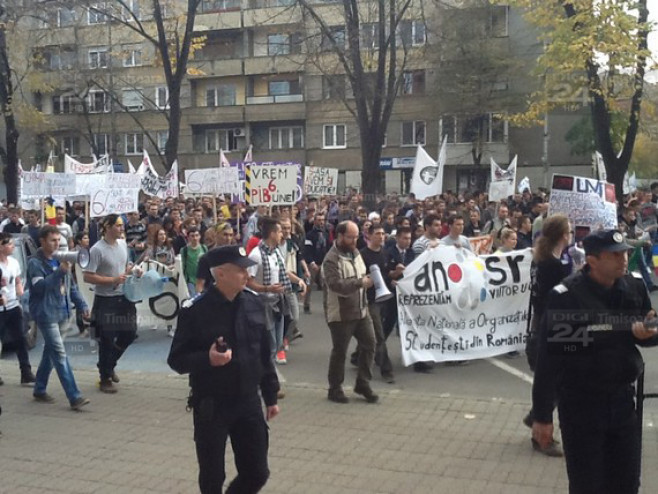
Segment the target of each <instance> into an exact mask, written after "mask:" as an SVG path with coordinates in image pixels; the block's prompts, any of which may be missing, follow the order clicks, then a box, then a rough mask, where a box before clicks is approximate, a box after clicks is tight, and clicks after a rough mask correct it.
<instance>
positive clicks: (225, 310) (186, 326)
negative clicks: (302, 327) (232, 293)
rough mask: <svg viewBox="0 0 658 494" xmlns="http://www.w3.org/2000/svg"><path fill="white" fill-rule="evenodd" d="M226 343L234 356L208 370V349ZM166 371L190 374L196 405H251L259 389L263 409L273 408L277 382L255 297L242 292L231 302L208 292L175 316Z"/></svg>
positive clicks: (262, 315)
mask: <svg viewBox="0 0 658 494" xmlns="http://www.w3.org/2000/svg"><path fill="white" fill-rule="evenodd" d="M220 336H223V337H224V341H225V342H227V344H228V346H229V348H231V350H232V351H233V358H232V360H231V361H230V362H229V363H228V364H226V365H224V366H221V367H213V366H211V365H210V359H209V356H208V352H209V351H210V345H211V344H212V343H213V342H214V341H215V340H216V339H217V338H218V337H220ZM167 363H168V364H169V366H170V367H171V368H172V369H174V370H175V371H176V372H178V373H179V374H187V373H189V374H190V387H191V388H192V394H193V396H194V399H195V400H197V399H199V398H203V397H209V396H212V397H214V398H216V399H217V400H221V401H229V400H230V401H232V402H235V401H237V400H240V399H251V398H253V396H254V395H255V394H256V393H257V392H258V388H259V387H260V390H261V394H262V396H263V400H264V401H265V404H266V405H267V406H272V405H275V404H276V402H277V398H276V395H277V391H278V390H279V381H278V379H277V376H276V371H275V369H274V363H273V362H272V358H271V355H270V335H269V332H268V331H267V327H266V325H265V308H264V306H263V302H262V301H261V300H260V299H259V297H258V295H256V294H254V293H252V292H250V291H248V290H245V291H243V292H242V293H240V294H238V296H237V297H236V298H235V299H234V300H233V302H231V301H229V300H227V299H226V298H225V297H224V296H223V295H222V293H221V292H220V291H219V290H218V289H217V288H216V287H215V286H211V287H210V288H208V289H207V290H206V291H204V292H203V293H202V294H201V295H199V296H198V297H196V298H195V299H193V300H192V302H191V304H190V305H189V306H188V307H184V308H183V309H182V310H181V311H180V313H179V314H178V328H177V330H176V333H175V335H174V341H173V342H172V344H171V350H170V351H169V358H168V359H167Z"/></svg>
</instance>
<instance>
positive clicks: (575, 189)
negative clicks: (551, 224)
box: [549, 175, 617, 238]
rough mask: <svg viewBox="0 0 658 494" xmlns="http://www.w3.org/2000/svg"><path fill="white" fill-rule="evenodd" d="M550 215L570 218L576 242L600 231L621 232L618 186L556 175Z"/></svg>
mask: <svg viewBox="0 0 658 494" xmlns="http://www.w3.org/2000/svg"><path fill="white" fill-rule="evenodd" d="M552 184H553V185H552V187H551V198H550V203H549V214H556V213H561V214H564V215H566V216H568V217H569V219H570V220H571V221H572V222H573V224H574V226H575V227H576V228H583V229H584V230H581V231H576V238H581V237H582V236H584V235H585V234H586V233H587V231H590V230H595V229H598V228H601V227H602V228H606V229H608V228H617V207H616V205H615V204H616V203H615V186H614V185H613V184H609V183H606V182H603V181H601V180H595V179H593V178H585V177H575V176H572V175H553V181H552Z"/></svg>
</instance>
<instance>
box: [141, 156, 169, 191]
mask: <svg viewBox="0 0 658 494" xmlns="http://www.w3.org/2000/svg"><path fill="white" fill-rule="evenodd" d="M144 153H145V158H144V160H145V161H146V159H147V155H146V152H144ZM149 163H150V162H149ZM138 176H139V175H138ZM141 180H142V190H143V191H144V193H145V194H148V195H150V196H156V197H159V198H160V199H166V198H167V197H178V161H174V164H173V165H172V166H171V170H169V173H167V174H166V175H165V176H164V177H160V176H158V174H157V173H156V172H155V170H154V169H153V167H152V166H148V165H147V166H145V167H144V174H143V175H142V176H141Z"/></svg>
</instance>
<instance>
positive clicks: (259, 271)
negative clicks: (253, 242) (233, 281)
mask: <svg viewBox="0 0 658 494" xmlns="http://www.w3.org/2000/svg"><path fill="white" fill-rule="evenodd" d="M277 255H278V256H280V255H281V251H279V250H278V249H274V250H273V251H272V253H271V254H270V255H269V256H267V259H266V260H265V262H268V263H269V265H270V274H271V276H270V283H271V284H272V285H274V284H276V283H281V277H280V275H279V263H278V261H277ZM249 259H251V260H252V261H255V262H257V263H258V264H256V265H254V266H249V267H248V268H247V272H248V273H249V276H251V277H253V278H254V279H255V280H256V281H257V282H258V283H260V284H263V256H262V255H261V250H260V247H259V246H256V247H254V248H253V249H252V250H251V252H250V253H249Z"/></svg>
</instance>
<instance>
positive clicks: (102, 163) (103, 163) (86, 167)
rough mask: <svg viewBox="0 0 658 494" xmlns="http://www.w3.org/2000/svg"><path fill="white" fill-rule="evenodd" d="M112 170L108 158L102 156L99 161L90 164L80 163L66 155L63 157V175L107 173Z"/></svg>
mask: <svg viewBox="0 0 658 494" xmlns="http://www.w3.org/2000/svg"><path fill="white" fill-rule="evenodd" d="M112 170H113V168H112V165H111V163H110V159H109V157H108V156H107V155H106V156H103V157H102V158H101V159H100V160H94V161H93V162H91V163H80V162H79V161H78V160H75V159H73V158H71V157H70V156H69V155H68V154H65V155H64V172H65V173H79V174H86V173H109V172H112Z"/></svg>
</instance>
